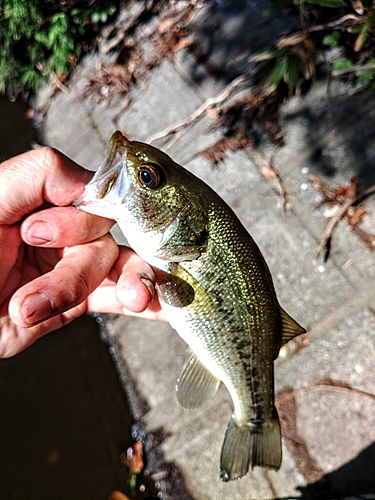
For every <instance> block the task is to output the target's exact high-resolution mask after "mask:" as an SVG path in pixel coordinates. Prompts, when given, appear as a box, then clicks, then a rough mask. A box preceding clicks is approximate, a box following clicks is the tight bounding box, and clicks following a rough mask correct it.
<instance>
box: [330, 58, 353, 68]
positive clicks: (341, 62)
mask: <svg viewBox="0 0 375 500" xmlns="http://www.w3.org/2000/svg"><path fill="white" fill-rule="evenodd" d="M351 66H352V62H351V61H350V60H349V59H348V58H346V57H336V59H335V60H334V61H333V62H332V65H331V68H332V70H333V71H337V70H340V69H346V68H350V67H351Z"/></svg>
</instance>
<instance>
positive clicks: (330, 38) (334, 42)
mask: <svg viewBox="0 0 375 500" xmlns="http://www.w3.org/2000/svg"><path fill="white" fill-rule="evenodd" d="M339 39H340V33H339V32H338V31H332V33H329V34H328V35H326V36H325V37H324V38H323V40H322V43H323V45H327V46H328V47H329V48H330V49H335V48H336V47H337V46H338V44H339Z"/></svg>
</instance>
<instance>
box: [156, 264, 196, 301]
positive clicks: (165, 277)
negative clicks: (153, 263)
mask: <svg viewBox="0 0 375 500" xmlns="http://www.w3.org/2000/svg"><path fill="white" fill-rule="evenodd" d="M154 271H155V275H156V285H157V291H158V295H159V298H160V300H161V302H165V303H166V304H168V305H169V306H173V307H187V306H188V305H189V304H191V303H192V302H193V300H194V296H195V292H194V288H193V287H192V286H191V285H190V284H189V283H188V282H187V281H185V280H184V279H182V278H180V277H179V276H174V275H173V274H169V273H166V272H164V271H160V270H159V269H154Z"/></svg>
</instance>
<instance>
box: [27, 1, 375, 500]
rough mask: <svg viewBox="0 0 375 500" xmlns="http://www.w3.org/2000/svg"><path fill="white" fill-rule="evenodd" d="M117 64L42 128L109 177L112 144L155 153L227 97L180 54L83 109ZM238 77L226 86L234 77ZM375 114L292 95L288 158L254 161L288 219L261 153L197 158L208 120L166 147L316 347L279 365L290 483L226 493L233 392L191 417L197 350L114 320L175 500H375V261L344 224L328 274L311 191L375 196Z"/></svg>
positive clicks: (346, 88) (284, 119)
mask: <svg viewBox="0 0 375 500" xmlns="http://www.w3.org/2000/svg"><path fill="white" fill-rule="evenodd" d="M228 4H230V2H226V5H227V6H228ZM234 4H236V5H237V3H236V2H234ZM226 8H228V7H226ZM228 12H229V13H230V9H229V11H228ZM228 12H227V14H228ZM233 12H234V13H236V15H233V16H232V19H228V17H227V27H225V26H224V27H223V28H222V29H223V33H222V35H223V37H224V38H225V34H226V33H227V32H229V31H231V30H232V28H231V26H232V24H233V23H235V21H236V19H237V21H238V19H239V17H238V16H237V11H235V9H234V11H233ZM228 15H229V14H228ZM202 16H203V17H201V18H200V24H199V23H198V25H199V26H200V27H201V29H202V30H203V31H204V26H205V18H204V12H203V14H202ZM230 20H232V22H233V23H232V24H231V23H230V22H229V21H230ZM255 22H259V20H254V23H255ZM249 29H251V26H250V27H249ZM272 29H274V28H272ZM231 32H232V31H231ZM197 36H198V35H197ZM218 38H219V39H220V36H219V37H218ZM228 46H229V42H228ZM219 48H220V50H225V46H224V48H223V47H218V50H219ZM108 57H109V56H108V55H107V56H105V55H103V54H102V55H100V54H96V55H92V56H88V57H86V58H85V59H84V61H83V62H82V63H81V65H80V66H79V68H78V69H77V72H76V75H75V78H74V79H73V81H72V83H71V84H70V85H69V88H68V90H67V91H66V92H59V93H57V94H55V95H54V97H53V101H52V104H51V106H50V107H49V109H48V111H47V113H46V115H45V117H44V120H43V126H44V143H45V144H48V145H50V146H53V147H56V148H58V149H60V150H61V151H62V152H64V153H65V154H66V155H68V156H70V157H71V158H73V159H74V160H76V161H77V162H78V163H80V164H81V165H83V166H84V167H86V168H89V169H91V170H96V169H97V167H98V166H99V164H100V163H101V161H102V159H103V157H104V153H105V149H106V146H107V144H108V140H109V138H110V136H111V134H112V133H113V132H114V130H116V129H120V130H121V131H122V132H123V133H125V134H126V135H127V136H129V137H130V138H133V139H136V140H140V141H144V140H147V138H148V137H150V136H151V135H153V134H155V133H157V132H160V131H161V130H163V129H165V128H166V127H168V126H170V125H173V124H174V123H176V122H179V121H180V120H183V119H186V118H188V117H189V116H190V115H191V114H192V113H193V112H194V111H195V110H196V109H197V108H198V107H199V106H200V105H201V104H202V103H203V102H204V100H205V99H206V98H208V97H210V96H213V95H215V94H216V93H218V92H220V91H221V90H222V89H223V88H224V87H225V85H226V83H227V82H226V81H225V78H224V79H223V78H222V79H216V78H213V77H212V76H210V74H209V73H208V72H206V69H205V68H204V67H202V66H201V65H200V64H199V62H197V61H194V60H193V59H192V56H191V55H189V54H188V53H187V52H184V51H182V52H181V53H179V54H177V56H176V63H175V64H172V63H171V62H170V61H168V60H164V62H163V63H162V64H161V65H160V66H159V67H157V68H155V69H154V70H153V71H152V72H151V73H150V75H149V78H148V80H147V83H144V84H143V85H142V86H138V87H134V88H133V89H132V90H131V91H130V94H129V95H127V96H125V97H124V98H123V99H122V100H119V101H117V102H116V101H115V100H113V101H109V99H104V100H102V101H101V102H99V103H95V102H94V101H93V100H92V99H91V100H90V99H89V98H83V97H82V92H83V91H84V90H85V89H86V88H87V77H88V76H89V75H90V74H92V72H93V71H94V70H95V68H96V67H97V64H98V62H101V63H103V61H104V62H105V61H106V60H107V59H106V58H108ZM218 57H219V56H218ZM224 59H225V57H224ZM224 69H225V68H224ZM232 69H233V68H229V69H228V68H226V71H227V73H225V72H224V74H227V76H228V78H229V75H232V73H231V72H232ZM233 71H234V70H233ZM198 73H199V75H200V78H199V80H197V78H195V77H196V75H197V74H198ZM202 75H203V76H202ZM46 96H49V89H48V88H46V89H45V90H44V94H43V92H41V93H40V95H39V98H38V103H37V106H39V107H41V108H42V107H43V104H44V103H45V102H46V101H45V99H46ZM374 105H375V99H374V98H373V97H372V96H370V95H358V94H355V93H353V92H352V88H351V86H350V85H349V84H346V83H339V82H335V81H329V80H328V79H327V80H324V79H323V80H321V81H319V82H318V83H316V84H315V85H314V87H313V88H312V90H311V92H310V93H309V94H308V95H307V97H305V98H302V97H293V98H292V99H290V100H289V101H288V102H287V103H286V104H285V105H284V106H283V107H282V111H281V126H282V130H283V133H284V136H285V143H286V144H285V146H284V147H283V148H281V149H277V148H275V146H273V145H272V144H271V143H270V142H269V141H268V140H267V139H261V140H260V143H259V144H258V145H257V148H258V150H259V151H261V153H262V155H263V156H264V157H267V158H269V159H271V158H272V164H273V166H274V167H275V168H276V170H277V171H278V173H279V175H280V178H281V179H282V182H283V185H284V187H285V190H286V193H287V198H288V202H289V206H290V208H289V210H287V212H284V211H283V201H282V199H281V197H280V194H279V191H278V186H277V183H276V182H275V180H272V179H266V178H265V177H264V176H263V175H262V174H261V172H260V169H259V167H260V166H262V165H259V155H257V154H251V152H250V154H248V153H247V152H245V151H238V152H236V153H228V154H227V155H226V158H225V160H224V162H223V163H221V164H219V165H218V167H217V168H215V169H213V168H212V167H211V166H210V165H209V163H208V162H207V160H205V159H204V158H203V157H201V156H194V155H195V153H197V152H198V151H200V150H202V149H204V148H206V147H208V146H210V145H212V144H213V143H215V142H216V141H217V139H218V138H219V137H220V133H219V132H218V131H216V132H209V127H210V125H211V124H212V120H211V119H210V118H209V117H207V116H205V117H203V118H202V119H201V120H200V121H199V122H197V123H195V124H194V125H193V126H192V127H191V128H189V130H188V131H187V132H186V133H184V134H183V135H182V136H181V137H180V138H179V140H177V141H176V142H175V143H174V144H173V146H172V147H171V148H170V149H168V154H170V155H171V156H172V158H173V159H174V160H175V161H177V162H178V163H182V164H184V165H185V166H186V168H188V169H189V170H191V171H192V172H194V173H195V174H196V175H198V176H199V177H201V178H202V179H204V180H205V181H206V182H207V183H208V184H210V185H211V186H212V187H213V188H214V189H215V190H216V191H217V192H218V193H219V194H220V195H221V196H222V197H223V198H224V199H225V200H226V201H227V202H228V204H229V205H230V206H231V207H232V208H233V209H234V211H235V212H236V214H237V215H238V217H239V218H240V219H241V221H242V222H243V224H244V225H245V226H246V228H247V229H248V230H249V232H250V233H251V235H252V236H253V238H254V239H255V241H256V242H257V244H258V245H259V247H260V249H261V250H262V252H263V255H264V257H265V259H266V261H267V263H268V265H269V267H270V270H271V273H272V276H273V279H274V284H275V288H276V290H277V293H278V297H279V300H280V303H281V305H282V307H283V308H285V309H286V310H287V311H288V312H289V313H290V314H291V315H292V316H293V317H294V318H295V319H296V320H297V321H298V322H299V323H300V324H302V325H303V326H305V327H306V328H307V329H308V333H307V335H306V336H305V337H304V338H303V339H302V340H301V339H300V340H297V341H292V342H291V343H289V344H288V346H287V347H286V348H285V349H283V351H282V353H281V354H282V355H281V356H280V357H279V358H278V360H277V361H276V372H275V380H276V382H275V383H276V391H277V400H276V402H277V406H278V409H279V413H280V418H281V422H282V427H283V453H284V457H283V463H282V466H281V469H280V470H279V471H278V472H274V471H266V470H263V469H260V468H255V469H254V470H253V471H250V472H249V473H248V475H247V476H246V477H244V478H242V479H241V480H240V481H236V482H230V483H228V484H224V483H222V482H220V480H219V456H220V449H221V442H222V439H223V434H224V431H225V428H226V425H227V423H228V420H229V418H230V415H231V401H230V398H229V395H228V393H227V392H226V390H225V388H224V387H221V388H220V390H219V392H218V394H217V395H216V396H215V397H214V398H212V400H210V401H209V402H207V403H206V404H205V405H203V406H202V407H201V408H199V409H196V410H190V411H187V410H184V409H183V408H181V407H180V406H179V405H178V402H177V399H176V395H175V383H176V379H177V377H178V375H179V373H180V369H181V366H182V364H183V362H184V359H185V356H186V345H185V344H184V342H183V341H182V340H181V339H180V338H179V337H178V335H177V334H176V333H175V332H174V331H173V330H172V328H171V327H170V326H169V325H167V324H163V323H155V322H151V321H146V320H141V319H139V318H133V317H123V316H118V317H117V316H111V317H109V318H107V319H106V322H105V323H106V328H107V338H108V341H109V342H110V344H111V345H112V348H113V351H114V355H115V359H116V363H117V367H118V369H119V372H120V374H122V383H123V385H124V388H125V390H126V391H127V393H128V395H129V397H130V400H131V404H132V407H133V412H134V416H135V418H136V419H137V422H138V424H137V429H138V432H139V433H140V435H142V436H143V437H144V438H145V439H146V441H147V440H148V441H147V442H148V445H149V448H150V450H151V452H152V453H151V454H152V457H151V459H150V463H149V466H148V467H149V473H150V474H156V476H155V477H157V478H158V483H159V484H158V487H159V488H160V492H161V493H163V495H164V498H166V499H177V498H178V499H181V498H192V499H195V500H211V499H212V500H214V499H215V500H221V499H229V498H230V499H231V500H236V499H246V500H248V499H256V500H261V499H276V498H280V499H281V498H282V499H287V498H290V499H291V498H293V499H294V498H301V499H310V498H312V499H339V498H340V499H341V498H367V499H371V498H372V499H373V498H375V445H374V441H375V425H374V424H375V378H374V374H373V360H374V355H375V335H374V331H375V319H374V312H373V311H374V310H375V289H374V286H373V284H374V275H375V265H374V254H373V251H372V249H371V248H370V247H369V246H368V245H366V243H365V242H364V240H363V239H361V238H360V237H359V236H358V234H356V232H355V231H349V230H348V224H347V223H346V222H345V221H341V222H340V223H339V224H338V227H337V229H336V231H335V232H334V237H333V239H332V247H331V253H330V257H329V260H328V262H326V263H325V262H323V260H322V258H320V259H319V260H318V262H317V263H314V262H313V260H314V255H315V252H316V250H317V247H318V244H319V241H320V238H321V236H322V233H323V230H324V227H325V225H326V222H327V219H326V218H325V207H322V206H317V205H318V203H319V201H321V198H322V196H321V194H320V193H318V192H317V191H316V190H314V188H313V186H312V183H311V180H310V178H311V176H312V175H316V174H319V175H320V176H321V177H322V179H323V180H324V182H326V183H327V184H330V185H332V186H338V185H343V184H348V182H349V179H350V177H351V176H353V175H356V176H358V178H359V180H360V183H361V184H362V186H370V185H371V184H372V183H373V182H374V170H373V164H374V159H375V144H374V141H373V137H374V132H375V122H374V113H375V112H374V110H375V106H374ZM159 144H160V143H159ZM156 145H158V143H156ZM363 206H364V207H365V209H366V212H367V213H366V215H365V217H364V223H363V224H364V226H363V227H364V228H365V229H366V230H367V231H368V232H369V233H372V234H373V233H374V231H375V199H374V198H371V197H369V198H367V199H366V200H365V201H364V202H363Z"/></svg>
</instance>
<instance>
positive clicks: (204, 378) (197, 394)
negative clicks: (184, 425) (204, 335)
mask: <svg viewBox="0 0 375 500" xmlns="http://www.w3.org/2000/svg"><path fill="white" fill-rule="evenodd" d="M219 385H220V380H219V379H218V378H216V377H214V375H212V373H211V372H210V371H209V370H207V368H206V367H205V366H204V364H203V363H202V362H201V361H200V360H199V359H198V358H197V356H196V355H195V354H194V353H193V352H192V353H191V354H190V356H189V358H188V359H187V361H186V363H185V365H184V367H183V368H182V372H181V375H180V378H179V379H178V380H177V386H176V389H177V399H178V402H179V403H180V405H181V406H183V407H184V408H187V409H190V408H197V407H198V406H200V405H201V404H202V403H204V401H206V400H207V399H209V398H211V397H212V396H213V395H214V394H215V392H216V391H217V390H218V388H219Z"/></svg>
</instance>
